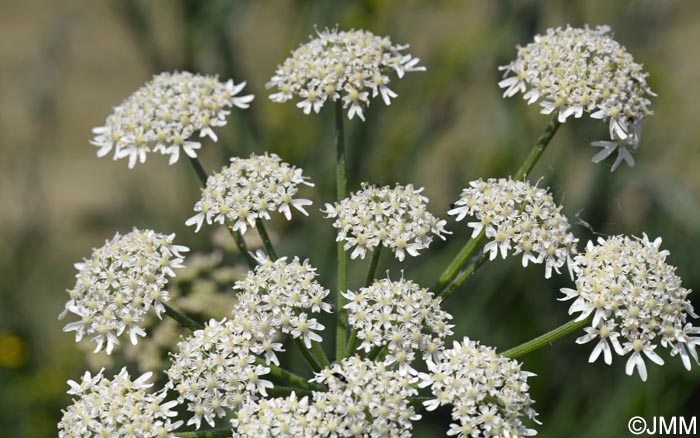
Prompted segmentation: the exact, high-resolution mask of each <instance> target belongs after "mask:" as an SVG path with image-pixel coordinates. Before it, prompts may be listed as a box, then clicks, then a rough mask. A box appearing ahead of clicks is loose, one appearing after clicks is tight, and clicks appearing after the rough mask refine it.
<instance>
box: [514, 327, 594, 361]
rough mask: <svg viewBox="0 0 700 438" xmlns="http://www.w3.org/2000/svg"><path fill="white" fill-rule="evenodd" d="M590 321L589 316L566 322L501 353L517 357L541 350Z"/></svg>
mask: <svg viewBox="0 0 700 438" xmlns="http://www.w3.org/2000/svg"><path fill="white" fill-rule="evenodd" d="M590 321H591V317H588V318H586V319H584V320H583V321H576V320H573V321H569V322H567V323H566V324H563V325H561V326H559V327H557V328H555V329H554V330H552V331H549V332H547V333H545V334H543V335H541V336H538V337H536V338H535V339H532V340H531V341H527V342H525V343H524V344H520V345H518V346H517V347H513V348H511V349H510V350H506V351H504V352H503V353H501V355H502V356H505V357H509V358H511V359H516V358H518V357H520V356H524V355H526V354H528V353H531V352H533V351H535V350H539V349H540V348H542V347H544V346H545V345H549V344H551V343H552V342H554V341H556V340H557V339H559V338H561V337H564V336H566V335H568V334H569V333H571V332H574V331H576V330H578V329H580V328H581V327H583V326H585V325H587V324H588V323H589V322H590Z"/></svg>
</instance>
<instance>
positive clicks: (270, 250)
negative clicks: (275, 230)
mask: <svg viewBox="0 0 700 438" xmlns="http://www.w3.org/2000/svg"><path fill="white" fill-rule="evenodd" d="M255 228H257V229H258V233H259V234H260V238H261V239H262V242H263V245H264V246H265V250H266V251H267V255H268V256H270V259H271V260H272V261H273V262H274V261H275V260H277V253H276V252H275V248H274V247H273V246H272V241H270V236H269V235H268V234H267V230H266V229H265V224H263V222H262V221H261V220H260V219H258V220H257V221H255Z"/></svg>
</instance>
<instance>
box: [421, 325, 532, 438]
mask: <svg viewBox="0 0 700 438" xmlns="http://www.w3.org/2000/svg"><path fill="white" fill-rule="evenodd" d="M427 365H428V369H429V370H430V373H428V374H423V375H422V376H421V378H422V381H421V383H420V386H421V387H428V386H429V387H430V389H431V391H432V393H433V395H434V396H435V399H433V400H428V401H426V402H424V403H423V405H424V406H425V407H426V409H427V410H428V411H432V410H435V409H437V408H438V407H439V406H443V405H447V404H449V405H452V420H454V421H455V422H454V423H452V424H450V429H449V430H448V432H447V435H457V436H459V437H472V436H499V437H500V436H504V437H509V436H512V437H516V436H531V435H536V434H537V432H536V431H535V430H533V429H528V428H527V427H526V426H525V425H524V424H523V422H522V419H523V417H527V418H529V419H530V420H532V421H534V422H536V423H537V420H536V419H535V417H536V416H537V413H536V412H535V411H534V409H532V407H531V405H532V404H533V403H534V402H533V400H532V399H531V398H530V394H529V393H528V390H529V386H528V384H527V379H528V378H529V377H530V376H534V374H532V373H529V372H527V371H523V370H521V369H520V364H519V363H518V362H517V361H515V360H513V359H508V358H506V357H503V356H500V355H498V354H497V353H496V350H495V348H492V347H487V346H484V345H479V343H478V342H475V341H472V340H470V339H469V338H464V339H463V340H462V342H461V343H460V342H457V341H455V342H454V344H453V347H452V348H451V349H447V350H444V351H443V352H442V355H441V356H440V359H439V360H437V361H434V360H432V359H431V358H429V359H428V361H427ZM538 424H539V423H538Z"/></svg>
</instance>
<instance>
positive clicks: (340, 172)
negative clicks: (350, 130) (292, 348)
mask: <svg viewBox="0 0 700 438" xmlns="http://www.w3.org/2000/svg"><path fill="white" fill-rule="evenodd" d="M343 117H344V115H343V103H342V101H341V100H340V99H338V100H337V101H336V102H335V131H336V137H335V148H336V167H335V174H336V199H337V200H338V201H341V200H343V199H344V198H345V194H346V185H347V180H346V177H345V166H346V164H345V130H344V128H343ZM337 252H338V290H337V293H336V312H337V318H338V321H337V329H336V342H335V355H336V359H337V360H341V359H342V358H343V355H344V354H345V349H346V345H347V336H348V318H347V314H346V312H345V309H344V308H343V307H344V306H345V297H343V294H342V292H345V290H346V288H347V260H346V257H347V256H346V254H345V249H344V248H343V242H342V241H340V242H338V244H337Z"/></svg>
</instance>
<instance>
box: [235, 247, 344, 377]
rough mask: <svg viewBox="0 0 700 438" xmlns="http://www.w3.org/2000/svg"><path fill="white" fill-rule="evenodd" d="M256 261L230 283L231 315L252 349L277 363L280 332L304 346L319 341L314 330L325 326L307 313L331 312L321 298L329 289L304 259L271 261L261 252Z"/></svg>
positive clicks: (270, 361) (309, 345)
mask: <svg viewBox="0 0 700 438" xmlns="http://www.w3.org/2000/svg"><path fill="white" fill-rule="evenodd" d="M257 260H258V262H259V263H260V264H259V265H258V266H256V267H255V270H254V271H251V272H249V273H248V276H247V277H246V278H245V279H244V280H241V281H238V282H236V284H235V285H234V286H233V288H234V289H235V290H236V291H238V294H237V298H238V301H237V302H236V304H235V305H234V307H233V310H232V312H231V315H232V316H231V318H232V321H233V323H234V324H236V325H238V326H240V327H243V328H244V329H245V331H246V336H247V338H248V340H249V342H250V348H251V350H252V351H254V352H255V353H256V354H261V355H264V356H265V360H266V361H267V362H268V363H274V364H276V365H279V361H278V359H277V356H276V354H275V351H282V344H279V343H276V342H275V339H277V337H278V335H279V333H280V332H281V333H286V334H289V335H291V336H292V338H295V339H301V340H302V341H303V342H304V344H305V345H306V347H307V348H311V341H314V342H321V340H322V338H321V336H320V335H319V334H318V332H321V331H323V329H324V328H325V327H324V326H323V325H322V324H320V323H319V322H318V321H317V320H316V319H315V318H311V317H310V314H311V313H319V312H321V311H323V312H327V313H330V312H331V304H330V303H328V302H326V301H324V300H325V298H326V297H327V296H328V294H329V293H330V291H329V290H328V289H325V288H323V286H321V285H320V284H319V283H318V281H316V277H317V275H318V274H316V269H315V268H314V267H312V266H311V265H310V263H309V261H308V260H304V262H303V263H300V262H299V259H298V258H297V257H295V258H294V259H293V260H292V261H291V262H287V259H286V257H282V258H279V259H277V260H276V261H274V262H273V261H271V260H270V259H268V258H267V257H265V256H264V254H263V253H262V252H260V253H258V254H257Z"/></svg>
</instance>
